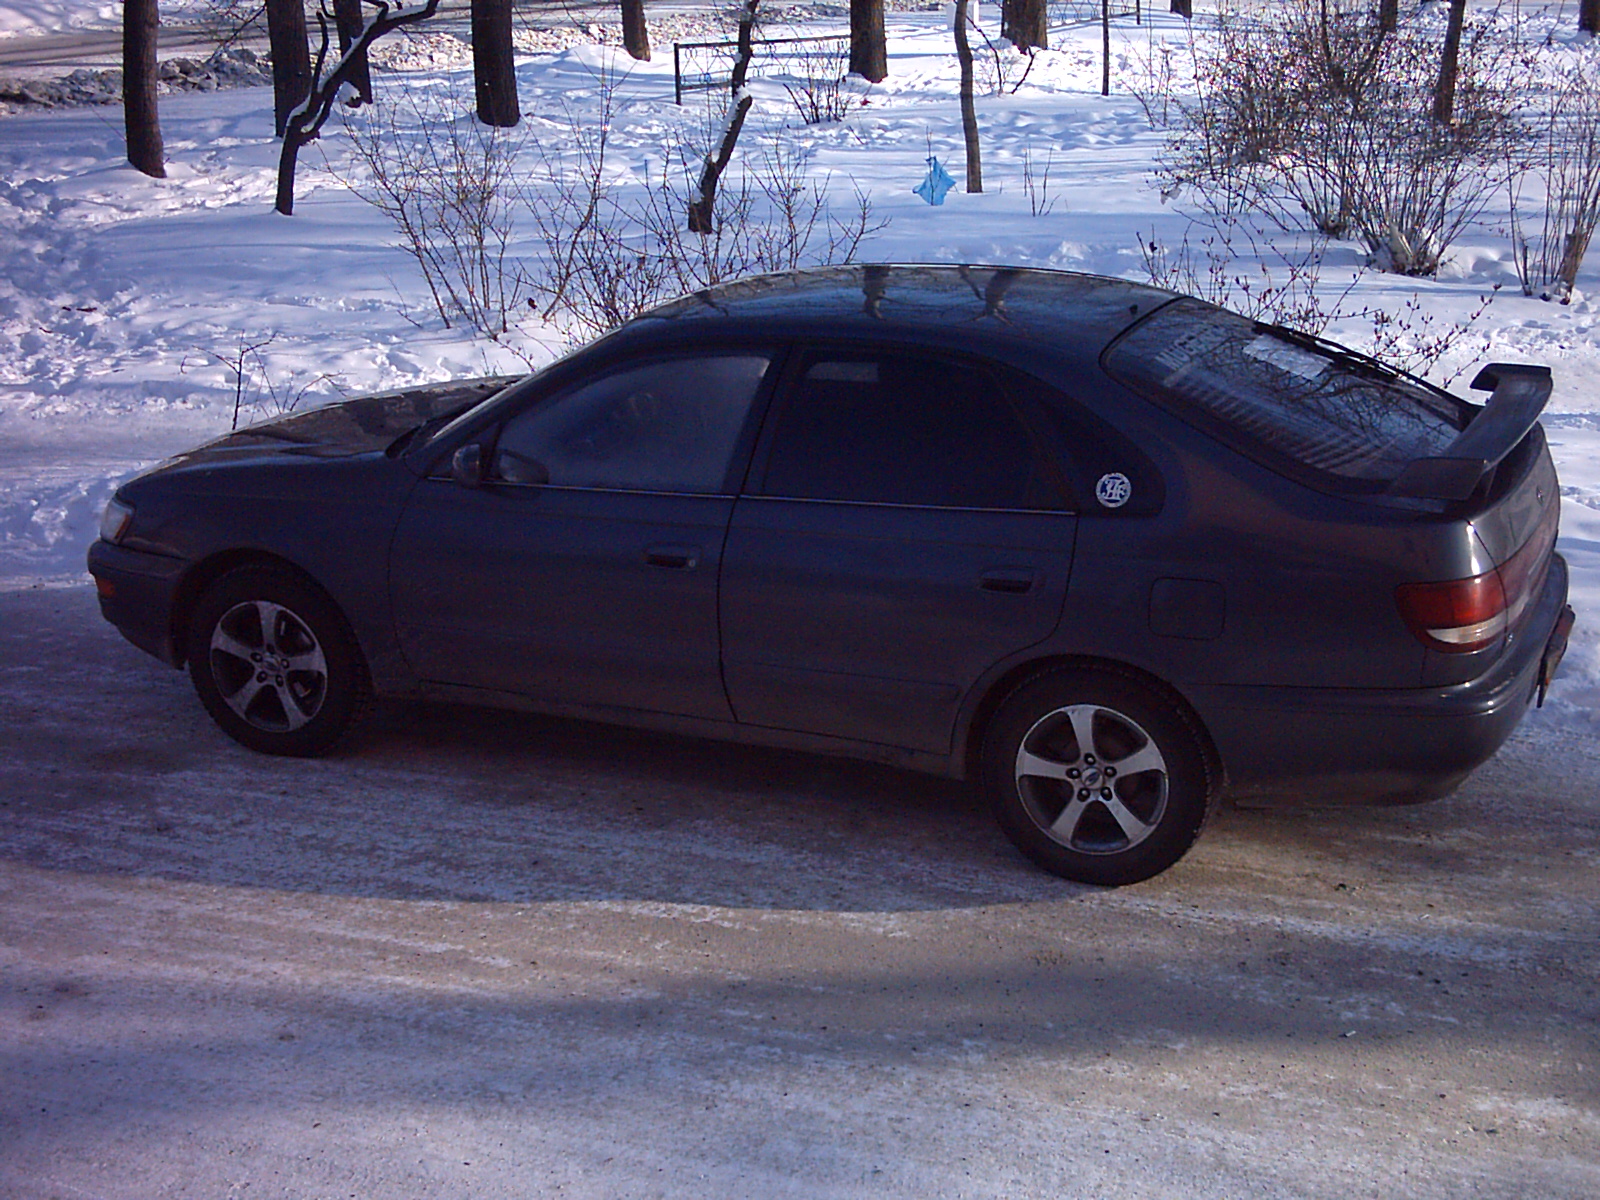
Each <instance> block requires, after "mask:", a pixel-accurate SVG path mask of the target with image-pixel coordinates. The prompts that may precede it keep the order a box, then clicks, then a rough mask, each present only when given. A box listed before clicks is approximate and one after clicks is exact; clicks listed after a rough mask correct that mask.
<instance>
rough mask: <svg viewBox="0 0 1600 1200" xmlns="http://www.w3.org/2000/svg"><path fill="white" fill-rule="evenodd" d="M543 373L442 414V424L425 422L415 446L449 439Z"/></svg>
mask: <svg viewBox="0 0 1600 1200" xmlns="http://www.w3.org/2000/svg"><path fill="white" fill-rule="evenodd" d="M543 373H544V371H543V370H539V371H535V372H534V373H533V374H531V375H524V376H523V377H522V378H521V379H518V380H517V381H516V382H515V383H512V384H510V385H508V386H506V387H503V388H501V389H500V390H499V391H497V392H490V393H489V394H488V395H487V396H485V397H484V398H483V399H482V400H479V401H478V402H477V403H475V404H469V405H468V406H467V407H466V408H464V409H462V410H460V411H459V412H456V413H444V414H441V416H442V417H445V418H448V419H447V420H445V421H444V422H442V423H441V421H440V418H439V417H435V418H434V419H433V420H432V421H427V422H424V423H423V424H422V426H420V427H419V428H418V429H417V431H416V435H415V437H414V438H413V442H414V444H415V445H416V446H419V447H420V446H426V445H428V444H429V443H431V442H436V441H440V440H445V439H448V438H449V437H450V435H451V434H453V433H454V432H455V431H456V430H457V429H459V428H461V427H462V426H463V425H466V424H469V423H470V422H472V421H473V420H475V419H476V418H477V415H478V414H479V413H480V412H482V411H483V408H484V406H485V405H488V404H493V403H495V402H496V401H498V400H499V399H500V398H501V397H503V396H508V395H510V394H511V393H512V392H516V393H518V394H521V393H522V391H523V389H525V388H526V387H527V386H528V385H529V383H530V382H531V381H532V380H535V379H537V378H539V376H540V375H542V374H543Z"/></svg>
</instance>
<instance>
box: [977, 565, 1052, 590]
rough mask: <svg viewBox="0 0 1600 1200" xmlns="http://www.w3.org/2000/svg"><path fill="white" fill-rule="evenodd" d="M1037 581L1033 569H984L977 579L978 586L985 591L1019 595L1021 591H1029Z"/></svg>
mask: <svg viewBox="0 0 1600 1200" xmlns="http://www.w3.org/2000/svg"><path fill="white" fill-rule="evenodd" d="M1038 582H1039V577H1038V575H1037V574H1035V573H1034V572H1033V571H1023V570H1006V569H1001V570H995V571H985V572H984V573H983V575H982V577H981V578H980V579H979V580H978V586H979V587H980V588H982V589H983V590H984V591H986V592H1001V593H1004V594H1007V595H1013V596H1019V595H1021V594H1022V593H1023V592H1031V591H1032V590H1033V585H1034V584H1036V583H1038Z"/></svg>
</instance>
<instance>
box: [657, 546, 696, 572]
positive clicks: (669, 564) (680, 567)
mask: <svg viewBox="0 0 1600 1200" xmlns="http://www.w3.org/2000/svg"><path fill="white" fill-rule="evenodd" d="M644 561H645V562H646V563H647V564H649V565H650V566H652V567H665V568H666V569H668V570H669V571H692V570H694V569H695V567H696V566H698V565H699V563H700V547H699V546H650V547H648V548H647V549H646V550H645V552H644Z"/></svg>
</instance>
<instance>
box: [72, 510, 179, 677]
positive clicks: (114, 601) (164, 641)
mask: <svg viewBox="0 0 1600 1200" xmlns="http://www.w3.org/2000/svg"><path fill="white" fill-rule="evenodd" d="M188 566H189V564H188V562H187V561H186V560H184V559H181V558H171V557H169V556H167V555H164V554H151V553H149V552H148V551H144V550H130V549H128V548H127V547H126V546H114V545H112V544H111V543H110V542H104V541H97V542H95V543H94V545H92V546H90V547H89V574H91V575H93V576H94V583H95V590H96V591H97V592H99V594H100V615H101V616H103V617H105V619H106V620H108V621H110V622H111V623H112V624H113V625H115V626H116V627H117V629H118V631H119V632H120V633H121V634H122V636H123V637H125V638H127V639H128V640H129V641H130V642H132V643H133V644H134V645H135V646H137V647H139V649H141V650H143V651H144V652H145V653H147V654H153V655H155V656H156V657H157V658H159V659H160V660H161V661H162V662H164V663H167V664H168V665H169V666H174V667H181V666H182V665H183V652H182V649H181V647H180V646H179V644H178V639H177V636H176V631H175V630H174V628H173V626H174V622H173V614H174V610H175V606H176V603H177V598H178V589H179V587H180V585H181V583H182V579H183V572H184V570H185V569H186V568H187V567H188Z"/></svg>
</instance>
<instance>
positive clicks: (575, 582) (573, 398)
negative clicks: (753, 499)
mask: <svg viewBox="0 0 1600 1200" xmlns="http://www.w3.org/2000/svg"><path fill="white" fill-rule="evenodd" d="M770 361H771V356H770V355H769V354H764V353H731V354H720V355H697V356H681V357H670V358H663V359H657V360H653V361H646V362H632V363H629V364H626V365H623V366H621V367H618V368H614V369H613V370H612V371H610V372H608V373H605V374H603V375H601V376H600V377H598V378H595V379H591V380H589V381H586V382H585V383H583V384H581V385H578V386H575V387H571V388H568V389H564V390H562V391H560V392H558V393H557V394H556V395H553V396H546V397H543V398H537V399H535V400H534V401H533V402H532V403H531V404H530V406H529V407H528V408H527V409H526V410H524V411H522V412H520V413H517V414H515V415H512V416H511V417H509V419H508V420H506V422H505V423H504V425H503V426H502V427H501V428H499V429H497V430H493V431H490V432H489V433H486V434H484V435H483V436H482V438H481V439H480V440H481V442H482V444H483V454H484V460H485V462H486V463H487V464H488V466H487V468H486V471H485V482H484V484H483V486H481V487H476V488H473V487H466V486H463V485H462V484H460V483H457V482H454V481H453V480H451V479H450V478H448V477H442V478H432V479H427V480H424V481H422V482H421V483H420V484H419V485H418V487H417V489H416V491H415V492H414V494H413V498H412V500H411V502H410V504H409V506H408V508H407V510H406V512H405V514H404V516H403V517H402V519H401V522H400V526H399V529H398V531H397V534H396V537H395V542H394V548H393V551H392V556H391V565H390V589H391V595H392V597H393V601H394V610H395V617H396V624H397V628H398V632H399V637H400V642H401V647H402V649H403V650H404V652H405V654H406V657H407V659H408V660H409V662H410V664H411V666H412V668H413V669H414V670H415V671H416V673H417V674H418V676H419V677H421V678H422V679H425V680H429V681H434V682H439V683H448V684H456V685H465V686H470V687H481V688H492V689H496V690H499V691H506V692H515V693H521V694H524V695H529V696H533V697H535V698H537V699H539V700H541V701H544V702H547V703H552V704H558V705H580V706H585V707H595V706H613V707H622V708H630V709H644V710H649V711H653V712H662V713H673V714H681V715H690V716H700V717H712V718H723V719H726V718H727V717H728V716H729V715H730V713H729V708H728V702H727V698H726V695H725V693H724V691H723V686H722V680H721V675H720V671H719V668H718V650H717V575H718V570H719V567H720V563H721V558H722V550H723V542H724V539H725V537H726V534H727V525H728V518H729V515H730V514H731V512H732V508H733V503H734V502H733V498H732V495H733V491H734V488H735V486H736V484H735V483H734V478H735V476H736V475H738V474H740V473H742V468H743V459H744V458H745V457H746V456H747V451H745V450H742V449H741V447H742V446H743V445H744V442H743V440H742V439H743V438H745V437H746V436H747V433H748V424H749V422H750V420H751V409H752V404H753V401H754V399H755V397H756V394H757V392H758V391H759V389H760V386H761V381H762V379H763V377H764V376H765V374H766V371H767V367H768V365H769V363H770ZM736 460H738V461H737V462H736Z"/></svg>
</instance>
